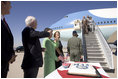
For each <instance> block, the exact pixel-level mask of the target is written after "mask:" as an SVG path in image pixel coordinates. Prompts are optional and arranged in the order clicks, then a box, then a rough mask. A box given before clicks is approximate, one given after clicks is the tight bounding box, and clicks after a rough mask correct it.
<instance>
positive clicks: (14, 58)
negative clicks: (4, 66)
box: [9, 55, 17, 64]
mask: <svg viewBox="0 0 118 79" xmlns="http://www.w3.org/2000/svg"><path fill="white" fill-rule="evenodd" d="M16 57H17V55H12V58H11V59H10V60H9V63H11V64H12V63H13V62H14V61H15V60H16Z"/></svg>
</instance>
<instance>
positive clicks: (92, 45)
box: [86, 44, 100, 47]
mask: <svg viewBox="0 0 118 79" xmlns="http://www.w3.org/2000/svg"><path fill="white" fill-rule="evenodd" d="M86 46H87V47H99V46H100V45H99V44H87V45H86Z"/></svg>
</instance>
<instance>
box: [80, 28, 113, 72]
mask: <svg viewBox="0 0 118 79" xmlns="http://www.w3.org/2000/svg"><path fill="white" fill-rule="evenodd" d="M82 36H83V39H82V41H83V48H84V49H83V50H86V51H84V60H85V62H90V63H100V64H101V66H102V67H103V69H104V70H106V71H107V70H108V71H109V70H114V65H113V57H112V52H111V49H110V47H109V45H108V43H107V41H106V40H105V38H104V36H103V34H102V32H101V31H100V29H99V27H97V26H96V27H95V32H94V33H92V32H89V34H82Z"/></svg>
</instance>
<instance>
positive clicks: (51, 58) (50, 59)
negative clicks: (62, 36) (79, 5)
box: [43, 38, 59, 77]
mask: <svg viewBox="0 0 118 79" xmlns="http://www.w3.org/2000/svg"><path fill="white" fill-rule="evenodd" d="M58 46H59V42H56V43H55V42H53V40H51V39H49V38H45V39H44V40H43V47H44V48H46V51H45V52H44V53H45V56H44V77H45V76H47V75H48V74H50V73H51V72H52V71H54V70H55V61H56V60H58V58H57V56H56V55H55V49H56V48H57V47H58Z"/></svg>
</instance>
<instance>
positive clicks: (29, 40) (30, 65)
mask: <svg viewBox="0 0 118 79" xmlns="http://www.w3.org/2000/svg"><path fill="white" fill-rule="evenodd" d="M25 23H26V27H25V28H24V30H23V31H22V43H23V46H24V58H23V62H22V65H21V67H22V69H23V71H24V78H36V77H37V74H38V69H39V67H42V65H43V58H42V51H43V50H42V48H41V44H40V41H39V38H44V37H49V36H50V34H49V33H48V32H45V31H42V32H39V31H36V30H35V29H36V28H37V20H36V18H35V17H33V16H28V17H27V18H26V20H25ZM41 73H42V72H41Z"/></svg>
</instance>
